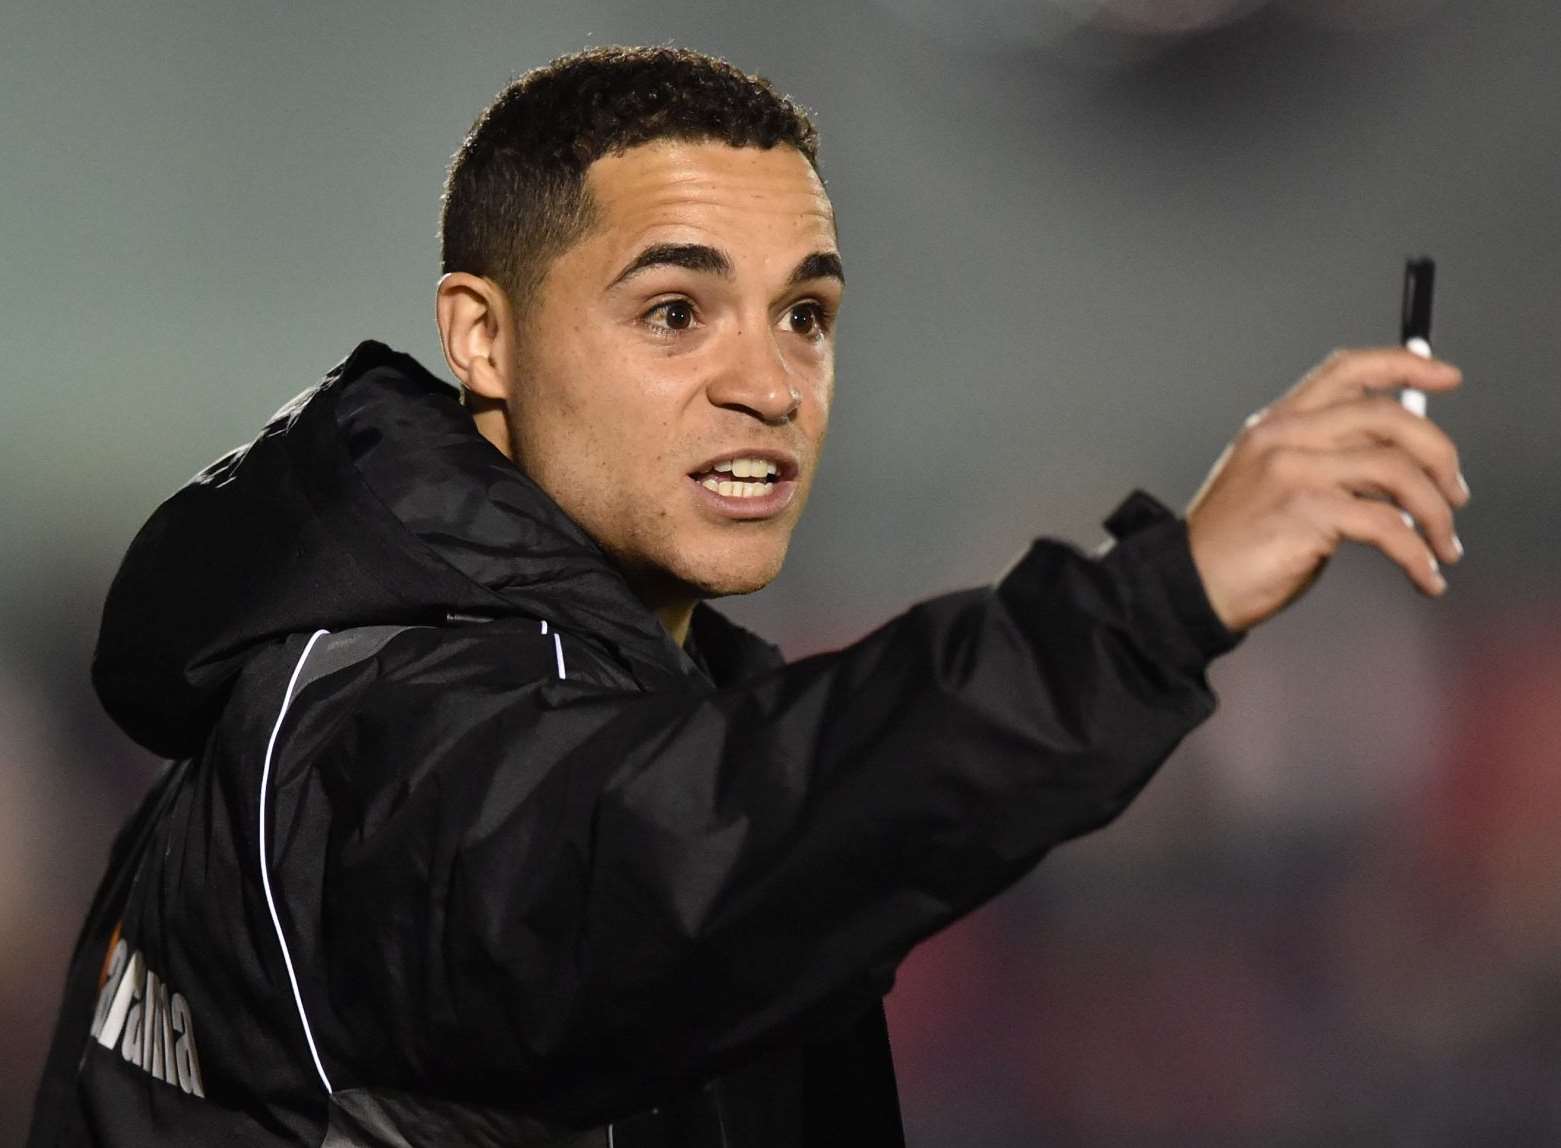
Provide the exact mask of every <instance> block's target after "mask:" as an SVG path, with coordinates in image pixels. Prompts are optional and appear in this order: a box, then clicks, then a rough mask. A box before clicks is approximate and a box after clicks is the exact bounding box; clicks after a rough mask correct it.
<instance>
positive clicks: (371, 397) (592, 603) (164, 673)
mask: <svg viewBox="0 0 1561 1148" xmlns="http://www.w3.org/2000/svg"><path fill="white" fill-rule="evenodd" d="M452 615H454V616H457V618H464V617H467V616H472V617H475V618H477V619H488V618H498V617H505V616H513V615H524V616H530V617H537V618H546V619H548V620H549V621H550V622H551V623H552V624H553V625H554V626H556V627H558V628H559V629H564V630H573V631H575V632H576V633H585V634H590V635H592V636H594V637H595V638H597V639H598V640H599V641H601V642H603V644H604V645H605V646H606V647H607V648H608V649H609V651H610V652H611V653H612V654H613V655H614V656H615V657H617V658H618V659H619V660H620V661H621V662H623V664H624V666H625V668H627V669H628V670H629V672H630V673H631V674H633V675H634V676H635V677H636V679H637V680H640V681H641V682H642V684H643V683H644V682H645V680H646V677H647V675H651V674H662V675H664V674H666V673H667V672H669V671H671V672H673V673H675V674H684V675H687V674H698V673H699V671H698V670H697V669H696V668H695V666H694V664H693V662H692V661H691V660H690V658H689V657H688V656H687V655H686V654H685V653H684V652H683V650H682V649H680V648H679V647H678V646H677V644H676V643H674V642H673V641H672V639H671V637H670V636H669V635H668V634H667V632H666V630H665V629H664V628H663V627H662V626H661V624H660V622H659V621H658V620H657V618H656V617H655V615H654V614H653V613H651V612H650V611H649V610H648V609H646V608H645V606H644V605H642V604H641V603H640V602H639V600H638V599H637V598H636V597H635V596H634V594H633V592H632V591H631V590H630V589H629V587H628V584H627V583H626V582H625V581H624V580H623V578H622V576H621V575H620V574H619V573H618V572H617V570H616V569H615V568H614V567H613V566H612V565H611V564H610V563H609V562H608V561H607V559H606V557H605V555H604V554H603V553H602V551H601V549H600V548H599V547H598V546H597V545H596V543H595V542H594V541H592V540H591V538H590V537H589V536H588V535H587V534H586V533H585V532H584V531H583V530H581V529H580V528H579V527H578V526H577V525H576V524H575V523H574V522H573V521H572V520H571V519H570V518H569V517H568V516H567V515H565V514H564V512H563V511H562V510H561V509H560V508H559V506H558V504H557V503H555V502H554V501H553V500H552V499H551V498H550V497H548V495H547V494H546V493H544V492H543V491H542V489H541V488H540V487H538V486H537V485H536V484H535V483H533V482H532V481H531V480H530V479H529V478H527V477H526V476H525V475H524V474H523V473H522V472H521V471H520V469H519V468H518V467H516V466H515V465H514V464H513V463H512V462H511V461H510V460H509V459H508V458H506V457H505V456H504V455H503V454H502V453H501V452H500V451H499V450H497V449H496V448H495V447H494V446H493V445H492V444H491V443H489V442H488V441H487V440H486V439H484V438H483V437H482V436H481V435H480V434H478V433H477V430H476V427H475V426H474V425H473V423H472V420H471V416H470V415H469V414H468V413H467V411H466V410H465V409H464V408H463V407H462V406H461V404H460V402H459V399H458V396H457V392H456V391H455V389H454V388H453V387H451V386H450V385H449V384H447V383H444V382H442V381H441V380H439V379H437V378H435V377H434V376H433V375H431V374H430V373H429V372H428V371H426V370H425V369H424V368H423V367H422V366H421V365H420V364H419V363H418V362H417V361H416V360H414V359H413V358H411V356H409V355H404V354H400V353H398V352H396V351H393V350H391V349H390V348H389V347H386V346H384V345H383V344H380V343H375V342H365V343H362V344H360V345H359V346H358V347H357V348H356V349H355V350H354V351H353V352H352V354H350V355H349V356H348V357H347V358H346V359H345V360H344V361H343V362H342V363H341V364H340V365H338V366H337V367H336V368H335V369H334V370H332V371H331V373H330V374H328V375H327V376H326V377H325V379H324V380H323V381H322V382H321V383H320V384H319V385H317V386H315V387H312V388H311V389H309V390H307V391H305V392H304V393H303V394H301V395H299V396H298V397H297V398H295V399H293V400H292V401H291V402H289V403H288V404H287V405H286V406H284V407H283V408H282V409H281V410H280V411H278V412H277V413H276V415H274V416H273V417H272V418H271V420H270V421H269V422H268V423H267V424H266V426H265V428H264V429H263V430H262V431H261V432H260V435H259V436H258V437H257V438H256V439H255V440H254V441H253V442H251V443H249V444H248V445H246V446H243V447H240V448H239V449H237V450H235V451H232V452H231V453H229V454H227V455H224V456H223V457H222V458H220V459H218V460H217V461H216V462H214V463H212V464H211V466H209V467H207V468H206V469H205V470H203V471H202V472H201V473H199V474H198V475H196V476H195V477H194V478H193V479H191V480H190V481H189V482H188V483H187V484H186V485H185V486H184V487H183V488H182V489H180V490H179V491H178V492H177V493H176V494H174V495H173V497H171V498H169V499H168V500H167V501H166V502H164V503H163V504H162V505H161V506H160V507H158V509H157V511H156V512H155V513H154V514H153V515H152V517H151V519H150V520H149V521H148V522H147V523H146V525H145V526H144V527H142V529H141V531H140V533H139V534H137V535H136V537H135V540H134V541H133V542H132V543H131V544H130V549H129V551H128V552H127V553H126V555H125V559H124V562H123V563H122V564H121V566H120V569H119V572H118V574H117V575H116V576H115V578H114V581H113V583H112V585H111V586H110V588H109V592H108V599H107V601H106V603H105V605H104V610H103V622H102V627H101V629H100V631H99V634H98V644H97V650H96V653H95V655H94V658H93V665H92V679H93V684H94V686H95V687H96V689H97V691H98V696H99V698H101V700H102V702H103V705H104V707H105V708H106V709H107V710H108V712H109V714H110V715H111V716H112V717H113V718H114V720H115V721H117V722H118V723H119V724H120V726H121V727H122V728H123V729H124V730H125V732H127V733H128V734H130V736H131V737H133V738H134V739H135V740H136V741H138V742H140V743H141V744H142V745H144V746H146V747H147V748H148V749H151V750H153V751H154V752H156V753H159V754H163V755H166V756H169V757H180V756H185V755H187V754H190V753H193V752H195V751H196V750H197V749H199V747H200V745H201V743H202V741H203V740H204V738H205V736H206V733H207V731H208V729H209V727H210V725H211V723H212V721H213V720H214V719H215V716H216V711H217V709H218V708H219V707H220V705H221V702H222V700H223V698H224V697H225V695H226V693H227V690H228V687H229V686H230V685H231V683H232V681H233V679H234V678H235V677H236V676H237V674H238V672H239V671H240V670H241V669H242V667H243V665H244V662H245V661H246V660H247V658H248V657H249V655H250V653H251V652H252V651H253V650H254V649H255V648H256V647H257V646H259V645H260V644H262V643H265V642H268V641H271V640H273V639H276V638H279V637H282V636H285V635H287V634H292V633H297V632H299V631H310V630H315V629H326V630H338V629H345V628H347V627H351V626H360V625H371V624H373V625H377V624H389V623H395V624H445V623H448V622H449V621H452V620H455V619H452ZM725 625H727V626H729V624H725ZM720 628H721V623H720V622H719V620H718V619H716V618H715V617H714V616H713V611H709V610H708V609H705V608H703V607H701V608H700V609H699V610H698V611H696V622H695V635H696V638H700V635H701V633H702V632H704V633H707V634H709V637H710V639H712V641H711V644H712V645H721V644H723V642H729V640H730V638H731V635H729V634H717V633H712V632H711V631H712V630H718V629H720ZM733 629H735V627H733ZM700 640H704V639H702V638H701V639H700Z"/></svg>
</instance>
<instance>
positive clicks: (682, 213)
mask: <svg viewBox="0 0 1561 1148" xmlns="http://www.w3.org/2000/svg"><path fill="white" fill-rule="evenodd" d="M586 190H587V192H588V193H589V195H590V196H591V200H592V203H593V206H594V208H595V219H594V220H593V225H592V228H591V232H592V236H591V238H592V240H595V241H596V242H595V243H593V244H592V245H593V246H598V247H599V248H601V249H602V250H601V254H602V255H603V256H604V257H606V258H609V259H611V258H615V257H617V256H620V255H622V254H623V253H624V252H625V251H627V250H629V249H634V248H637V247H639V246H642V245H643V244H645V243H647V242H652V241H657V242H664V241H675V242H689V243H711V244H715V245H718V246H720V247H722V248H724V249H727V250H731V251H733V253H734V254H736V253H739V252H742V251H747V252H748V253H749V254H756V255H758V256H760V257H761V258H762V257H763V255H764V254H765V253H766V252H767V251H768V250H769V249H773V254H774V255H775V256H776V257H779V258H785V257H794V256H795V255H796V254H797V252H798V251H799V250H801V249H804V248H805V249H806V251H807V252H812V251H817V250H833V249H834V246H835V215H834V209H833V207H832V206H831V205H830V202H829V197H828V196H827V195H826V194H825V192H824V185H823V183H822V182H821V181H820V180H819V178H818V173H817V172H815V171H814V170H813V165H812V164H810V163H809V162H808V160H807V157H805V156H804V155H803V154H802V153H801V152H799V151H797V150H796V149H795V148H793V147H789V146H787V145H784V144H782V145H777V146H776V147H773V148H769V149H764V148H757V147H741V148H739V147H731V146H728V145H726V144H722V143H710V142H698V143H688V142H684V141H673V140H658V141H655V142H653V143H649V144H643V145H641V146H639V147H634V148H630V149H628V150H627V151H624V152H622V153H620V154H617V155H609V156H604V157H603V158H601V159H599V160H597V161H596V162H595V163H593V164H592V165H591V166H590V167H589V168H588V169H587V171H586ZM588 242H590V240H588ZM788 270H789V267H788Z"/></svg>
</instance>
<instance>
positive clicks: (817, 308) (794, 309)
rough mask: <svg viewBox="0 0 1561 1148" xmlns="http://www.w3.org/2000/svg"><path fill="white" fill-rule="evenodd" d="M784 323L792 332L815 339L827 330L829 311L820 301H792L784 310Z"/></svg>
mask: <svg viewBox="0 0 1561 1148" xmlns="http://www.w3.org/2000/svg"><path fill="white" fill-rule="evenodd" d="M786 323H787V326H789V327H790V328H791V332H792V334H794V335H802V336H805V337H807V338H810V339H816V338H818V337H819V336H821V335H823V334H824V333H825V332H826V331H828V330H829V313H828V312H827V311H825V310H824V305H823V304H822V303H816V302H812V301H809V302H807V303H794V304H793V305H792V306H791V308H790V310H788V311H787V312H786Z"/></svg>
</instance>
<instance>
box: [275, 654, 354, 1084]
mask: <svg viewBox="0 0 1561 1148" xmlns="http://www.w3.org/2000/svg"><path fill="white" fill-rule="evenodd" d="M328 633H330V631H329V630H316V631H315V632H314V633H313V634H312V635H311V636H310V638H309V641H308V644H307V645H305V646H304V652H303V653H302V654H299V655H298V664H297V665H296V666H294V667H293V676H292V677H291V678H289V679H288V682H287V692H286V693H285V694H283V695H282V708H281V710H280V711H278V713H277V715H276V725H274V726H272V727H271V740H270V741H268V742H267V743H266V762H265V765H264V766H263V767H262V769H261V771H260V883H261V885H262V886H263V887H264V888H265V891H266V908H268V909H270V910H271V924H272V925H273V926H274V927H275V928H276V939H277V941H278V942H280V944H281V946H282V961H283V963H284V964H286V965H287V979H288V981H289V982H291V984H292V986H293V1003H294V1004H296V1005H297V1006H298V1019H299V1020H301V1021H302V1022H303V1026H304V1039H305V1040H307V1041H308V1042H309V1055H310V1056H312V1057H314V1069H315V1071H316V1072H318V1073H319V1074H320V1083H322V1084H324V1085H325V1091H326V1092H335V1091H336V1090H335V1089H334V1088H332V1087H331V1078H330V1077H328V1076H326V1075H325V1066H324V1065H322V1064H321V1063H320V1053H319V1050H317V1049H316V1048H315V1047H314V1033H312V1032H311V1031H309V1017H308V1016H307V1015H306V1014H305V1013H304V1000H303V997H302V996H301V995H299V992H298V977H297V976H296V975H295V974H294V972H293V957H292V954H291V953H289V952H288V951H287V938H286V937H284V936H283V935H282V921H281V918H279V917H278V916H277V913H276V901H275V899H273V898H272V896H271V873H270V870H269V869H267V867H266V785H267V784H268V783H269V782H270V780H271V753H272V751H273V750H275V749H276V735H277V734H278V733H279V732H280V731H281V729H282V719H283V718H285V717H287V707H288V706H289V705H291V704H292V701H293V687H294V686H295V685H297V684H298V675H299V674H300V673H302V672H303V668H304V662H306V661H307V660H308V658H309V651H310V650H312V649H314V644H315V643H316V642H317V641H319V640H320V639H321V638H323V637H325V635H326V634H328Z"/></svg>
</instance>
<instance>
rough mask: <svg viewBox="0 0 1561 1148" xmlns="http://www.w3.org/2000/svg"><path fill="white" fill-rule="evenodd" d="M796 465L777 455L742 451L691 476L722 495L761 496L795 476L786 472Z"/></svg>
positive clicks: (735, 496)
mask: <svg viewBox="0 0 1561 1148" xmlns="http://www.w3.org/2000/svg"><path fill="white" fill-rule="evenodd" d="M795 469H796V468H795V467H793V466H789V465H787V464H783V463H781V462H779V461H777V460H775V459H770V458H762V457H758V456H755V455H740V456H737V457H734V458H726V459H722V460H721V461H719V462H716V463H713V464H711V466H710V467H709V468H708V469H706V470H702V471H697V472H695V473H694V474H691V475H689V477H690V478H692V479H693V480H694V481H695V482H697V483H699V485H700V486H702V487H704V488H705V489H706V490H708V491H710V492H711V493H713V494H719V495H721V496H722V497H723V498H762V497H764V496H765V495H767V494H769V493H771V492H772V491H773V490H774V488H775V487H776V486H777V485H778V484H779V483H781V482H784V481H786V480H787V479H789V478H791V477H794V476H793V475H790V474H787V473H786V472H787V470H795Z"/></svg>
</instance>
